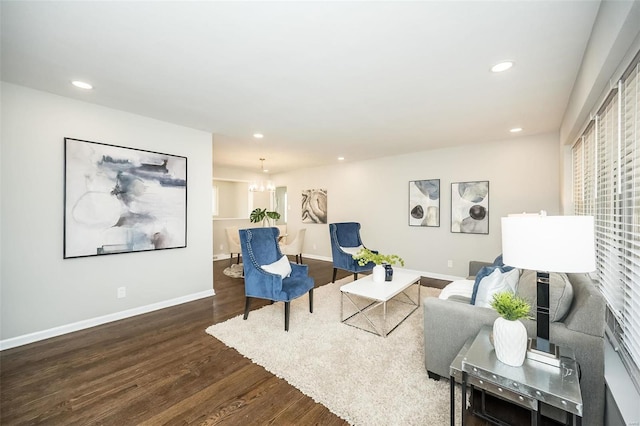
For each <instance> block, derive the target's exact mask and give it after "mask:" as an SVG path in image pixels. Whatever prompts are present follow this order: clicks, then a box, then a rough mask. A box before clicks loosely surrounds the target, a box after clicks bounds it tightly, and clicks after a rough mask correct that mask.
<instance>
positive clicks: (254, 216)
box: [249, 208, 280, 226]
mask: <svg viewBox="0 0 640 426" xmlns="http://www.w3.org/2000/svg"><path fill="white" fill-rule="evenodd" d="M269 219H271V220H278V219H280V213H278V212H273V211H267V209H266V208H265V209H261V208H257V209H254V210H253V211H252V212H251V214H250V215H249V220H250V221H251V222H253V223H260V222H262V226H267V224H268V223H269Z"/></svg>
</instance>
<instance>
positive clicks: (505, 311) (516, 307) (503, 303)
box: [491, 291, 531, 321]
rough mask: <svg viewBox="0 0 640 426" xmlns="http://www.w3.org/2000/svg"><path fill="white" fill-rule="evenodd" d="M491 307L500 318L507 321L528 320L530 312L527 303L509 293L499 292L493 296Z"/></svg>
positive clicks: (529, 306)
mask: <svg viewBox="0 0 640 426" xmlns="http://www.w3.org/2000/svg"><path fill="white" fill-rule="evenodd" d="M491 307H492V308H493V309H495V310H496V312H498V314H499V315H500V316H501V317H502V318H504V319H506V320H509V321H515V320H517V319H520V318H529V313H530V312H531V305H530V304H529V302H527V301H526V300H525V299H523V298H522V297H519V296H517V295H515V294H513V293H511V292H510V291H501V292H498V293H496V294H494V295H493V300H492V301H491Z"/></svg>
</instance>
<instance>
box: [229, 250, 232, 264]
mask: <svg viewBox="0 0 640 426" xmlns="http://www.w3.org/2000/svg"><path fill="white" fill-rule="evenodd" d="M231 265H233V253H231V256H230V257H229V266H231Z"/></svg>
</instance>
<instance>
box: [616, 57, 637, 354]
mask: <svg viewBox="0 0 640 426" xmlns="http://www.w3.org/2000/svg"><path fill="white" fill-rule="evenodd" d="M639 74H640V61H638V60H636V61H635V65H634V66H632V67H631V68H630V70H629V71H628V72H627V74H626V76H625V78H624V79H623V81H622V84H621V85H622V108H621V126H620V164H621V167H620V169H621V170H620V174H621V191H620V194H621V196H620V198H621V203H620V204H621V205H620V215H621V218H622V224H621V225H622V229H621V234H622V247H621V250H622V258H623V260H624V263H623V265H622V281H623V283H624V284H623V287H624V296H623V306H622V317H623V318H624V321H622V324H621V328H622V339H621V340H622V345H623V346H624V348H625V349H626V350H627V351H628V352H629V354H630V355H631V358H632V359H633V360H634V361H635V363H636V366H640V149H639V148H640V140H639V139H640V75H639Z"/></svg>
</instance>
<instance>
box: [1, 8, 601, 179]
mask: <svg viewBox="0 0 640 426" xmlns="http://www.w3.org/2000/svg"><path fill="white" fill-rule="evenodd" d="M598 7H599V1H470V2H463V1H430V2H397V1H396V2H383V1H380V2H365V1H360V2H270V1H262V2H58V1H46V2H26V1H21V2H7V1H2V4H1V11H0V12H1V15H2V27H1V30H2V52H1V55H2V70H1V71H2V80H4V81H7V82H11V83H15V84H19V85H23V86H27V87H32V88H35V89H39V90H44V91H47V92H51V93H55V94H59V95H62V96H67V97H70V98H74V99H80V100H84V101H87V102H92V103H96V104H100V105H105V106H108V107H112V108H116V109H120V110H124V111H129V112H132V113H136V114H141V115H144V116H148V117H153V118H156V119H159V120H163V121H168V122H172V123H177V124H180V125H184V126H188V127H192V128H195V129H200V130H204V131H207V132H211V133H213V134H214V145H213V157H214V158H213V161H214V167H215V166H226V167H241V168H248V169H250V170H253V171H257V170H258V169H259V167H260V162H259V160H258V159H259V158H260V157H265V158H266V159H267V160H266V162H265V168H269V169H270V171H271V173H278V172H282V171H286V170H290V169H294V168H301V167H312V166H319V165H324V164H334V163H335V162H336V158H337V157H338V156H344V157H346V161H354V160H361V159H367V158H375V157H382V156H388V155H394V154H401V153H410V152H416V151H423V150H427V149H432V148H437V147H444V146H451V145H461V144H471V143H481V142H486V141H492V140H503V139H507V138H510V137H519V136H513V135H511V134H510V133H509V129H510V128H512V127H516V126H519V127H523V128H524V131H523V132H522V133H521V135H531V134H536V133H544V132H550V131H556V130H558V129H559V127H560V123H561V121H562V117H563V114H564V111H565V108H566V106H567V102H568V99H569V96H570V94H571V90H572V87H573V82H574V81H575V78H576V75H577V72H578V69H579V67H580V63H581V60H582V56H583V52H584V49H585V47H586V44H587V41H588V39H589V35H590V33H591V28H592V26H593V23H594V20H595V17H596V14H597V11H598ZM503 59H511V60H514V61H515V62H516V66H515V67H514V68H513V69H512V70H510V71H508V72H506V73H502V74H493V73H491V72H489V68H490V67H491V66H492V65H493V64H494V63H496V62H498V61H500V60H503ZM73 79H80V80H85V81H88V82H90V83H91V84H93V85H94V87H95V89H94V90H93V91H90V92H86V91H81V90H80V89H77V88H75V87H73V86H71V85H70V84H69V81H70V80H73ZM255 132H262V133H264V135H265V137H264V139H262V140H261V141H258V140H256V139H254V138H253V137H252V134H253V133H255ZM102 142H107V143H108V142H109V141H102ZM179 143H180V141H176V144H179ZM175 153H179V148H178V147H177V148H176V152H175Z"/></svg>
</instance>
